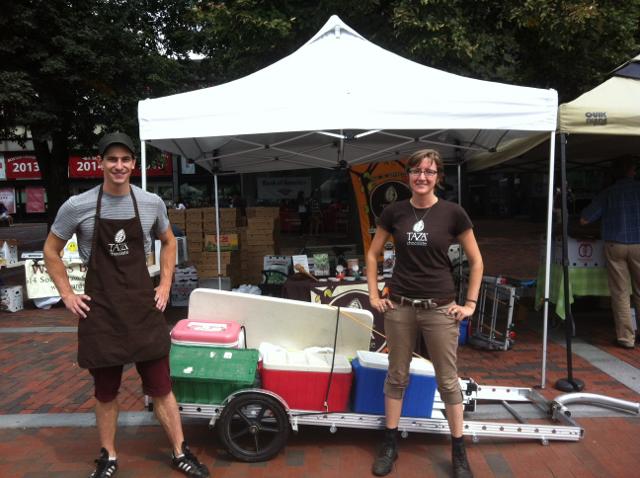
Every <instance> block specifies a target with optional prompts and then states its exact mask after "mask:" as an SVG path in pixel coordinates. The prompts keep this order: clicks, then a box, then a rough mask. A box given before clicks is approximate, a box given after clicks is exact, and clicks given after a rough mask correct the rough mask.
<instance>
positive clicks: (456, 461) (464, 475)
mask: <svg viewBox="0 0 640 478" xmlns="http://www.w3.org/2000/svg"><path fill="white" fill-rule="evenodd" d="M451 464H452V465H453V476H454V477H455V478H473V473H472V472H471V467H470V466H469V462H468V461H467V451H466V450H465V448H464V438H463V437H460V438H454V437H451Z"/></svg>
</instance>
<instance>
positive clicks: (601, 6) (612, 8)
mask: <svg viewBox="0 0 640 478" xmlns="http://www.w3.org/2000/svg"><path fill="white" fill-rule="evenodd" d="M392 22H393V25H394V31H395V34H396V38H397V40H398V46H402V45H404V48H403V50H404V53H405V54H407V56H409V57H411V58H413V59H415V60H416V61H419V62H421V63H425V64H428V65H432V66H435V67H436V68H441V69H445V70H448V71H451V72H453V73H459V74H463V75H468V76H472V77H476V78H481V79H486V80H492V81H503V82H508V83H513V84H520V85H525V86H534V87H541V88H554V89H556V90H558V92H559V95H560V101H570V100H572V99H574V98H575V97H576V96H578V95H579V94H581V93H584V92H585V91H587V90H589V89H591V88H593V87H594V86H596V85H597V84H598V83H600V82H602V81H603V80H604V79H605V77H606V74H607V73H608V72H609V71H611V70H612V69H613V68H614V67H616V66H617V65H619V64H621V63H622V62H624V61H626V60H627V59H629V58H630V57H631V56H632V55H635V54H637V51H638V47H639V41H640V1H639V0H629V1H625V2H615V1H597V0H570V1H558V0H526V1H520V0H518V1H516V0H511V1H502V2H496V1H492V0H476V1H473V2H467V1H464V0H421V1H420V2H414V1H411V0H400V1H397V2H394V8H393V14H392Z"/></svg>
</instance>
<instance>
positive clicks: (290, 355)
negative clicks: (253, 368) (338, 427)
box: [262, 350, 353, 412]
mask: <svg viewBox="0 0 640 478" xmlns="http://www.w3.org/2000/svg"><path fill="white" fill-rule="evenodd" d="M332 356H333V354H332V352H309V351H306V352H304V351H303V352H288V351H284V350H276V351H269V352H268V353H266V354H265V355H264V356H263V357H262V388H264V389H265V390H270V391H272V392H274V393H277V394H278V395H280V396H281V397H282V398H283V399H284V400H285V401H286V402H287V405H289V408H291V409H295V410H314V411H325V406H324V401H325V397H326V394H327V387H328V385H329V376H330V371H331V361H332ZM352 379H353V374H352V371H351V364H350V363H349V360H347V358H346V357H345V356H343V355H336V356H335V363H334V366H333V374H332V376H331V390H330V392H329V399H328V411H329V412H344V411H347V409H348V406H349V394H350V393H351V383H352Z"/></svg>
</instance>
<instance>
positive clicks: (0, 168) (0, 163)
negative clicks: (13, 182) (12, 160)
mask: <svg viewBox="0 0 640 478" xmlns="http://www.w3.org/2000/svg"><path fill="white" fill-rule="evenodd" d="M6 179H7V167H6V165H5V164H4V154H2V153H0V181H4V180H6Z"/></svg>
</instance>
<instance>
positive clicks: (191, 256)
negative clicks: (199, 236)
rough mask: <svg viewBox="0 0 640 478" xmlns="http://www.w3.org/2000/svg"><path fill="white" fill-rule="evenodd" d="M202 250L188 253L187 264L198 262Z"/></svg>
mask: <svg viewBox="0 0 640 478" xmlns="http://www.w3.org/2000/svg"><path fill="white" fill-rule="evenodd" d="M201 257H202V250H193V251H189V262H200V259H201Z"/></svg>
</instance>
